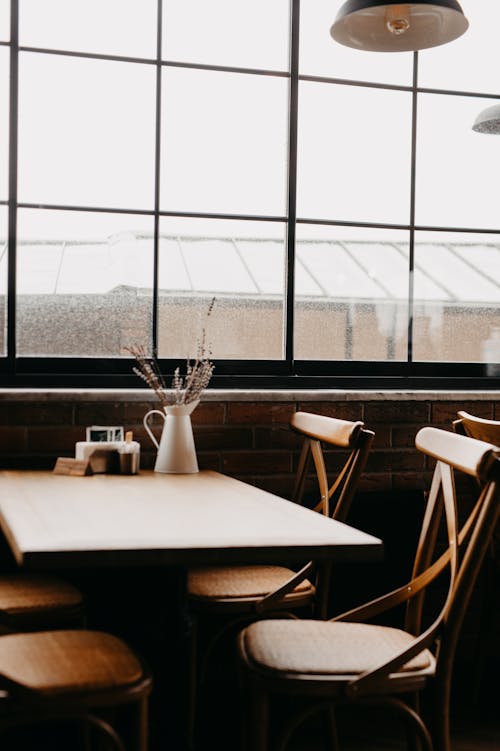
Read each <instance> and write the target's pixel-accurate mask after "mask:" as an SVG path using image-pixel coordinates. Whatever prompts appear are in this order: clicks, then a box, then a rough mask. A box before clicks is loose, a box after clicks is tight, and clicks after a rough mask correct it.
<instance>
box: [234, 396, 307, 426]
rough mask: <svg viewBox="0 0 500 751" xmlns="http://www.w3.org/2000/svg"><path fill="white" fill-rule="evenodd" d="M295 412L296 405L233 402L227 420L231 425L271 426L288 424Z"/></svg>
mask: <svg viewBox="0 0 500 751" xmlns="http://www.w3.org/2000/svg"><path fill="white" fill-rule="evenodd" d="M294 412H295V405H294V404H292V403H290V404H288V403H287V404H274V403H273V402H257V403H255V402H233V403H232V404H229V405H228V415H227V420H228V422H230V423H250V424H252V425H271V424H274V423H288V422H290V418H291V416H292V415H293V413H294Z"/></svg>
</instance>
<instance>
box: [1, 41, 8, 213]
mask: <svg viewBox="0 0 500 751" xmlns="http://www.w3.org/2000/svg"><path fill="white" fill-rule="evenodd" d="M0 82H1V83H0V200H3V201H5V200H7V198H8V195H9V50H8V49H7V48H6V47H0Z"/></svg>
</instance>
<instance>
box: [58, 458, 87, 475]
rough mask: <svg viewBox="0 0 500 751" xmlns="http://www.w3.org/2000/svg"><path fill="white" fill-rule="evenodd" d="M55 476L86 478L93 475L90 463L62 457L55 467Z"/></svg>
mask: <svg viewBox="0 0 500 751" xmlns="http://www.w3.org/2000/svg"><path fill="white" fill-rule="evenodd" d="M54 474H55V475H73V476H74V477H84V476H85V475H91V474H93V473H92V468H91V466H90V464H89V462H88V461H83V460H81V459H72V458H71V457H67V456H60V457H59V458H58V460H57V461H56V464H55V467H54Z"/></svg>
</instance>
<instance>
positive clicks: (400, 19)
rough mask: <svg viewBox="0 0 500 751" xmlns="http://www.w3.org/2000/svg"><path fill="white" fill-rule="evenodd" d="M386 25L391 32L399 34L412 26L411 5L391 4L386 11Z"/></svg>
mask: <svg viewBox="0 0 500 751" xmlns="http://www.w3.org/2000/svg"><path fill="white" fill-rule="evenodd" d="M385 25H386V27H387V28H388V30H389V31H390V32H391V34H394V35H395V36H399V35H400V34H404V33H405V32H406V31H408V29H409V28H410V6H409V5H408V4H406V3H405V4H402V5H389V6H388V8H387V10H386V13H385Z"/></svg>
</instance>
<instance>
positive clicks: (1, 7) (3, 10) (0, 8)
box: [0, 0, 10, 42]
mask: <svg viewBox="0 0 500 751" xmlns="http://www.w3.org/2000/svg"><path fill="white" fill-rule="evenodd" d="M0 39H1V40H2V41H5V42H8V41H9V40H10V0H0Z"/></svg>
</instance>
